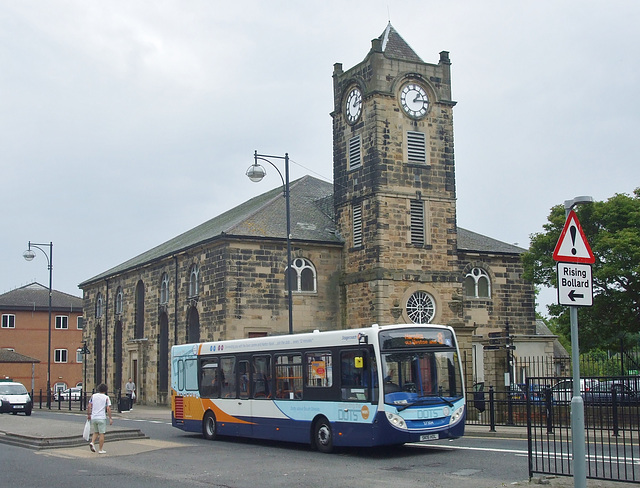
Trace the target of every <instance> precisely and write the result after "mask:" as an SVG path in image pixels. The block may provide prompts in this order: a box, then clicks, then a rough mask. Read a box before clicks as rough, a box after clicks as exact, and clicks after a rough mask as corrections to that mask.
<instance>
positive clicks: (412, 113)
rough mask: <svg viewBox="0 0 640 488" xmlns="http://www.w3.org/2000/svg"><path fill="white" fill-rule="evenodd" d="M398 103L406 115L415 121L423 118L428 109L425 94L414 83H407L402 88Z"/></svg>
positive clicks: (427, 99)
mask: <svg viewBox="0 0 640 488" xmlns="http://www.w3.org/2000/svg"><path fill="white" fill-rule="evenodd" d="M400 103H401V105H402V109H403V110H404V111H405V112H406V113H407V115H408V116H409V117H413V118H416V119H419V118H420V117H423V116H424V115H425V114H426V113H427V109H428V108H429V98H428V97H427V92H426V91H425V89H424V88H422V87H421V86H420V85H418V84H416V83H409V84H408V85H405V86H404V87H402V91H401V92H400Z"/></svg>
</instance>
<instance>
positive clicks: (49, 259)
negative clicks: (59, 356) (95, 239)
mask: <svg viewBox="0 0 640 488" xmlns="http://www.w3.org/2000/svg"><path fill="white" fill-rule="evenodd" d="M40 246H49V254H47V252H46V251H45V250H44V249H43V248H42V247H40ZM32 247H33V248H35V249H38V250H39V251H40V252H42V254H44V256H45V257H46V258H47V267H48V268H49V341H48V343H47V344H48V345H47V408H48V409H51V291H52V290H51V281H52V280H51V279H52V277H53V242H50V243H49V244H40V243H37V242H31V241H29V247H28V249H27V250H26V251H25V252H24V253H22V257H24V258H25V259H26V260H27V261H32V260H33V258H35V257H36V253H35V252H33V250H32V249H31V248H32Z"/></svg>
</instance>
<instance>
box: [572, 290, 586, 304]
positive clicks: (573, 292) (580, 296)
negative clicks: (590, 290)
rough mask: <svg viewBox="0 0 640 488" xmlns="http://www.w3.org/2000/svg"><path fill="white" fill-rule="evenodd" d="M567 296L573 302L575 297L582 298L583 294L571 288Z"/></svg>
mask: <svg viewBox="0 0 640 488" xmlns="http://www.w3.org/2000/svg"><path fill="white" fill-rule="evenodd" d="M568 296H569V298H570V299H571V301H572V302H575V301H576V298H584V295H583V294H582V293H576V291H575V290H571V291H570V292H569V295H568Z"/></svg>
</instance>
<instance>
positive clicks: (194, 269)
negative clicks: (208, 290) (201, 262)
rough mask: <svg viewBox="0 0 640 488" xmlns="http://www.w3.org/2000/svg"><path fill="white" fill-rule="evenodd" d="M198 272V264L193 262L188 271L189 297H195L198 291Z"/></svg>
mask: <svg viewBox="0 0 640 488" xmlns="http://www.w3.org/2000/svg"><path fill="white" fill-rule="evenodd" d="M199 274H200V270H199V269H198V266H196V265H195V264H194V265H193V266H191V271H189V297H197V296H198V293H199V292H200V285H199V281H198V280H199V279H198V276H199Z"/></svg>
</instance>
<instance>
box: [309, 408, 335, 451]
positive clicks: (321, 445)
mask: <svg viewBox="0 0 640 488" xmlns="http://www.w3.org/2000/svg"><path fill="white" fill-rule="evenodd" d="M313 441H314V444H315V447H316V448H317V449H318V451H320V452H324V453H327V454H328V453H330V452H332V451H333V432H332V430H331V424H330V423H329V421H328V420H327V419H326V418H324V417H321V418H319V419H318V420H317V421H316V423H315V427H314V429H313Z"/></svg>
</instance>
